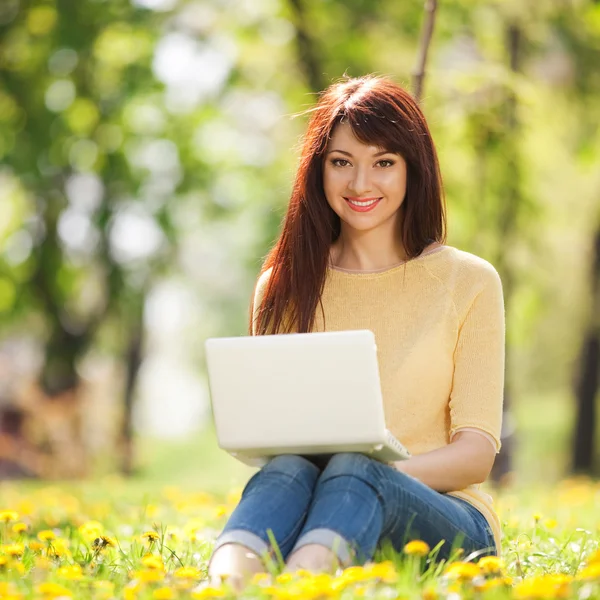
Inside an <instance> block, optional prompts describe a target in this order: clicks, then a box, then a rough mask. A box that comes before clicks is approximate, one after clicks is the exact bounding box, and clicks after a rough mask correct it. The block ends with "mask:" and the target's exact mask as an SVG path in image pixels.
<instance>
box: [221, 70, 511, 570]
mask: <svg viewBox="0 0 600 600" xmlns="http://www.w3.org/2000/svg"><path fill="white" fill-rule="evenodd" d="M444 212H445V207H444V200H443V195H442V186H441V177H440V173H439V167H438V161H437V156H436V151H435V147H434V144H433V140H432V138H431V135H430V133H429V129H428V127H427V123H426V121H425V117H424V116H423V114H422V112H421V110H420V109H419V107H418V105H417V103H416V102H415V100H414V99H413V98H412V97H411V96H410V94H408V93H407V92H406V91H405V90H404V89H402V88H401V87H400V86H399V85H397V84H396V83H394V82H393V81H391V80H390V79H387V78H381V77H374V76H365V77H360V78H356V79H348V80H346V81H342V82H340V83H336V84H333V85H332V86H330V87H329V88H328V89H327V90H325V92H324V93H323V94H322V95H321V98H320V99H319V102H318V104H317V106H316V107H315V109H314V110H313V111H312V118H311V120H310V122H309V125H308V129H307V133H306V136H305V140H304V147H303V153H302V158H301V161H300V165H299V168H298V172H297V175H296V181H295V184H294V188H293V193H292V197H291V198H290V203H289V207H288V212H287V215H286V218H285V221H284V225H283V231H282V232H281V235H280V237H279V239H278V241H277V243H276V244H275V246H274V247H273V249H272V250H271V252H270V253H269V255H268V257H267V259H266V261H265V263H264V265H263V268H262V270H261V274H260V276H259V278H258V281H257V285H256V289H255V294H254V297H253V301H252V303H251V318H250V324H249V326H250V327H249V329H250V333H252V334H254V335H265V334H274V333H275V334H277V333H286V332H298V333H310V332H318V331H344V330H356V329H369V330H371V331H372V332H373V333H374V336H375V340H376V345H377V360H378V366H379V372H380V381H381V391H382V397H383V404H384V412H385V421H386V425H387V426H388V428H389V430H390V431H391V432H392V434H393V435H394V436H395V437H396V439H398V440H400V441H401V442H402V444H403V445H404V446H405V447H406V448H407V449H408V450H409V451H410V453H411V454H412V456H411V457H410V458H409V459H407V460H403V461H399V462H396V463H393V464H383V463H381V462H378V461H376V460H374V459H373V458H372V457H369V456H366V455H363V454H359V453H353V452H339V453H335V454H333V455H332V456H331V457H330V458H329V461H328V462H326V463H325V464H324V465H321V464H315V462H314V461H312V460H307V458H306V457H305V456H298V455H294V454H289V453H288V454H283V455H280V456H276V457H274V458H273V459H272V460H271V461H270V462H269V463H268V464H267V465H265V466H264V467H263V468H262V469H261V470H260V471H259V472H258V473H256V474H255V475H254V476H253V477H252V478H251V480H250V481H249V482H248V484H247V486H246V488H245V490H244V493H243V495H242V498H241V501H240V503H239V505H238V507H237V508H236V510H235V511H234V513H233V514H232V515H231V518H230V519H229V521H228V522H227V524H226V526H225V529H224V530H223V532H222V533H221V535H220V536H219V538H218V539H217V542H216V546H215V552H214V554H213V557H212V558H211V562H210V565H209V574H210V575H211V577H214V578H215V579H218V577H221V576H223V575H228V576H230V575H234V576H239V575H240V574H243V572H244V571H245V572H253V571H256V570H260V569H264V568H265V564H264V563H263V560H266V558H267V557H269V556H270V557H271V558H272V557H273V555H274V552H276V551H278V552H280V553H281V556H282V557H283V558H284V559H285V560H286V564H287V568H288V569H289V570H295V569H298V568H299V567H303V568H308V569H313V570H322V569H328V568H330V567H331V566H332V564H334V563H335V562H337V563H338V564H341V565H344V566H345V565H349V564H351V563H352V562H364V561H366V560H369V559H371V558H372V556H373V554H374V552H375V549H376V548H377V547H378V546H379V545H380V544H382V543H383V542H386V541H389V542H391V543H392V545H393V546H394V547H395V548H397V549H398V548H401V547H402V545H403V544H404V543H405V542H406V541H408V540H410V539H420V540H422V541H424V542H425V543H426V544H427V545H428V546H429V547H430V548H434V547H437V548H438V549H439V552H438V554H437V558H438V559H442V558H444V559H448V557H449V556H450V553H451V551H452V547H453V545H454V544H456V543H459V544H460V545H461V547H462V548H463V550H464V552H465V554H466V555H468V554H469V553H475V555H485V554H490V553H492V554H493V553H496V552H498V551H499V549H500V539H501V532H500V521H499V519H498V516H497V515H496V513H495V511H494V509H493V505H492V502H491V498H490V497H489V496H488V495H487V494H484V493H483V492H481V491H480V490H479V484H480V483H482V482H483V481H485V479H486V478H487V476H488V475H489V472H490V470H491V468H492V465H493V462H494V458H495V454H496V452H497V451H498V450H499V448H500V428H501V421H502V398H503V385H504V305H503V296H502V285H501V282H500V278H499V277H498V273H497V272H496V270H495V269H494V267H493V266H492V265H491V264H490V263H488V262H487V261H485V260H483V259H482V258H480V257H477V256H475V255H473V254H470V253H468V252H464V251H462V250H459V249H457V248H453V247H451V246H447V245H445V214H444ZM318 305H320V309H321V310H320V311H319V310H317V306H318ZM304 371H308V369H306V367H304ZM303 375H304V373H303ZM310 376H311V374H310V372H306V377H310ZM281 401H282V402H283V403H285V402H286V398H282V399H281ZM288 402H289V400H288ZM323 402H327V398H323ZM347 402H348V401H347ZM347 409H348V410H352V407H351V406H350V405H349V406H348V407H347ZM264 417H265V415H261V416H260V417H257V418H264ZM315 418H318V417H317V416H315ZM248 426H251V424H249V425H248ZM275 545H276V546H277V550H276V549H275Z"/></svg>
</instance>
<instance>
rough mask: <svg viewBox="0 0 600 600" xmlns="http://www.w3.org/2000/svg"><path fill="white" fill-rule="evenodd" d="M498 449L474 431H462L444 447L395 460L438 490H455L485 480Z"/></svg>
mask: <svg viewBox="0 0 600 600" xmlns="http://www.w3.org/2000/svg"><path fill="white" fill-rule="evenodd" d="M495 458H496V452H495V450H494V448H493V447H492V445H491V444H490V442H489V440H487V439H486V438H485V437H484V436H483V435H480V434H479V433H476V432H474V431H459V432H458V433H457V434H456V435H455V436H454V438H453V440H452V442H451V443H450V444H448V445H447V446H444V447H443V448H438V449H437V450H432V451H431V452H425V453H424V454H418V455H416V456H412V457H411V458H409V459H408V460H400V461H397V462H395V463H393V466H394V468H396V469H397V470H398V471H401V472H403V473H406V474H407V475H411V476H412V477H414V478H415V479H418V480H419V481H421V482H423V483H424V484H425V485H428V486H429V487H430V488H433V489H434V490H437V491H438V492H455V491H458V490H462V489H464V488H466V487H468V486H469V485H472V484H476V483H483V482H484V481H485V480H486V479H487V478H488V476H489V474H490V471H491V470H492V466H493V464H494V460H495Z"/></svg>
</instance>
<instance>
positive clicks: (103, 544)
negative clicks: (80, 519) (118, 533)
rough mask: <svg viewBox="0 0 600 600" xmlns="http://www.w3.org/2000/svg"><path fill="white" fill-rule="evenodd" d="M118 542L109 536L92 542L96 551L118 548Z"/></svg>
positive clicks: (102, 536)
mask: <svg viewBox="0 0 600 600" xmlns="http://www.w3.org/2000/svg"><path fill="white" fill-rule="evenodd" d="M116 546H117V540H116V539H115V538H112V537H109V536H107V535H101V536H99V537H97V538H96V539H95V540H94V541H93V542H92V548H94V550H104V548H116Z"/></svg>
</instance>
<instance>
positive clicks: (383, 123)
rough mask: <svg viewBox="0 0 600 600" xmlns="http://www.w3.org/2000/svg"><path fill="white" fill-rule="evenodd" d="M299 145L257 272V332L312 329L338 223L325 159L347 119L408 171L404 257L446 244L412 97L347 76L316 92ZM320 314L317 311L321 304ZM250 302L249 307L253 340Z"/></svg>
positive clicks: (434, 176)
mask: <svg viewBox="0 0 600 600" xmlns="http://www.w3.org/2000/svg"><path fill="white" fill-rule="evenodd" d="M309 112H311V113H312V115H311V118H310V120H309V123H308V128H307V131H306V134H305V136H304V140H303V144H302V152H301V158H300V164H299V166H298V170H297V173H296V179H295V181H294V186H293V189H292V195H291V198H290V202H289V205H288V209H287V213H286V215H285V218H284V221H283V229H282V231H281V234H280V236H279V239H278V240H277V242H276V243H275V245H274V246H273V248H272V249H271V250H270V252H269V253H268V255H267V258H266V259H265V262H264V264H263V266H262V269H261V271H260V275H262V274H263V273H264V272H265V271H268V270H269V269H271V268H272V272H271V274H270V276H269V278H268V282H267V284H266V287H265V290H264V294H263V298H262V302H261V303H260V307H259V310H258V312H257V318H256V319H257V320H256V323H255V326H256V334H257V335H264V334H266V333H269V332H270V333H291V332H294V331H295V332H297V333H306V332H309V331H311V329H312V327H313V324H314V319H315V312H316V308H317V304H318V303H320V300H321V294H322V291H323V287H324V285H325V277H326V272H327V264H328V261H329V253H330V248H331V245H332V243H333V242H334V241H335V240H336V239H337V238H338V236H339V235H340V231H341V224H340V218H339V217H338V215H337V214H336V213H335V212H334V211H333V209H332V208H331V207H330V206H329V204H328V202H327V199H326V197H325V192H324V190H323V156H324V153H325V150H326V147H327V143H328V140H329V138H330V136H331V134H332V132H333V129H334V128H335V126H336V125H337V124H338V123H340V122H341V121H342V120H345V121H347V122H348V123H349V124H350V127H351V128H352V131H353V133H354V135H355V136H356V137H357V138H358V139H359V140H360V141H361V142H363V143H364V144H369V145H373V146H377V147H381V148H384V149H386V150H387V151H389V152H395V153H398V154H400V155H401V156H402V157H403V158H404V160H405V161H406V165H407V186H406V197H405V199H404V202H403V203H402V207H401V209H400V210H403V215H402V231H401V232H400V234H401V236H402V243H403V245H404V250H405V252H406V254H407V256H408V258H409V259H410V258H414V257H416V256H419V255H420V254H421V253H422V252H423V250H424V249H425V248H426V247H427V246H428V245H430V244H431V243H433V242H440V243H444V241H445V239H446V215H445V201H444V196H443V189H442V181H441V175H440V169H439V164H438V159H437V154H436V151H435V146H434V144H433V140H432V138H431V134H430V132H429V128H428V126H427V122H426V121H425V117H424V115H423V113H422V112H421V110H420V108H419V107H418V105H417V102H416V101H415V99H414V98H412V96H411V95H410V94H409V93H408V92H407V91H406V90H404V89H403V88H402V87H400V86H399V85H398V84H397V83H395V82H394V81H392V80H390V79H389V78H386V77H378V76H374V75H365V76H363V77H356V78H345V79H342V80H341V81H338V82H337V83H334V84H332V85H330V86H329V87H328V88H327V89H326V90H324V91H323V92H321V94H320V97H319V101H318V103H317V105H316V106H315V107H314V108H312V109H310V110H309ZM321 311H323V305H322V304H321ZM253 315H254V301H251V303H250V325H249V333H250V334H252V331H253V328H252V321H253Z"/></svg>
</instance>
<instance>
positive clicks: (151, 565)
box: [142, 554, 164, 569]
mask: <svg viewBox="0 0 600 600" xmlns="http://www.w3.org/2000/svg"><path fill="white" fill-rule="evenodd" d="M142 564H143V565H144V566H145V567H146V568H147V569H164V564H163V561H162V558H161V557H160V556H154V555H153V554H148V555H146V556H144V558H142Z"/></svg>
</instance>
